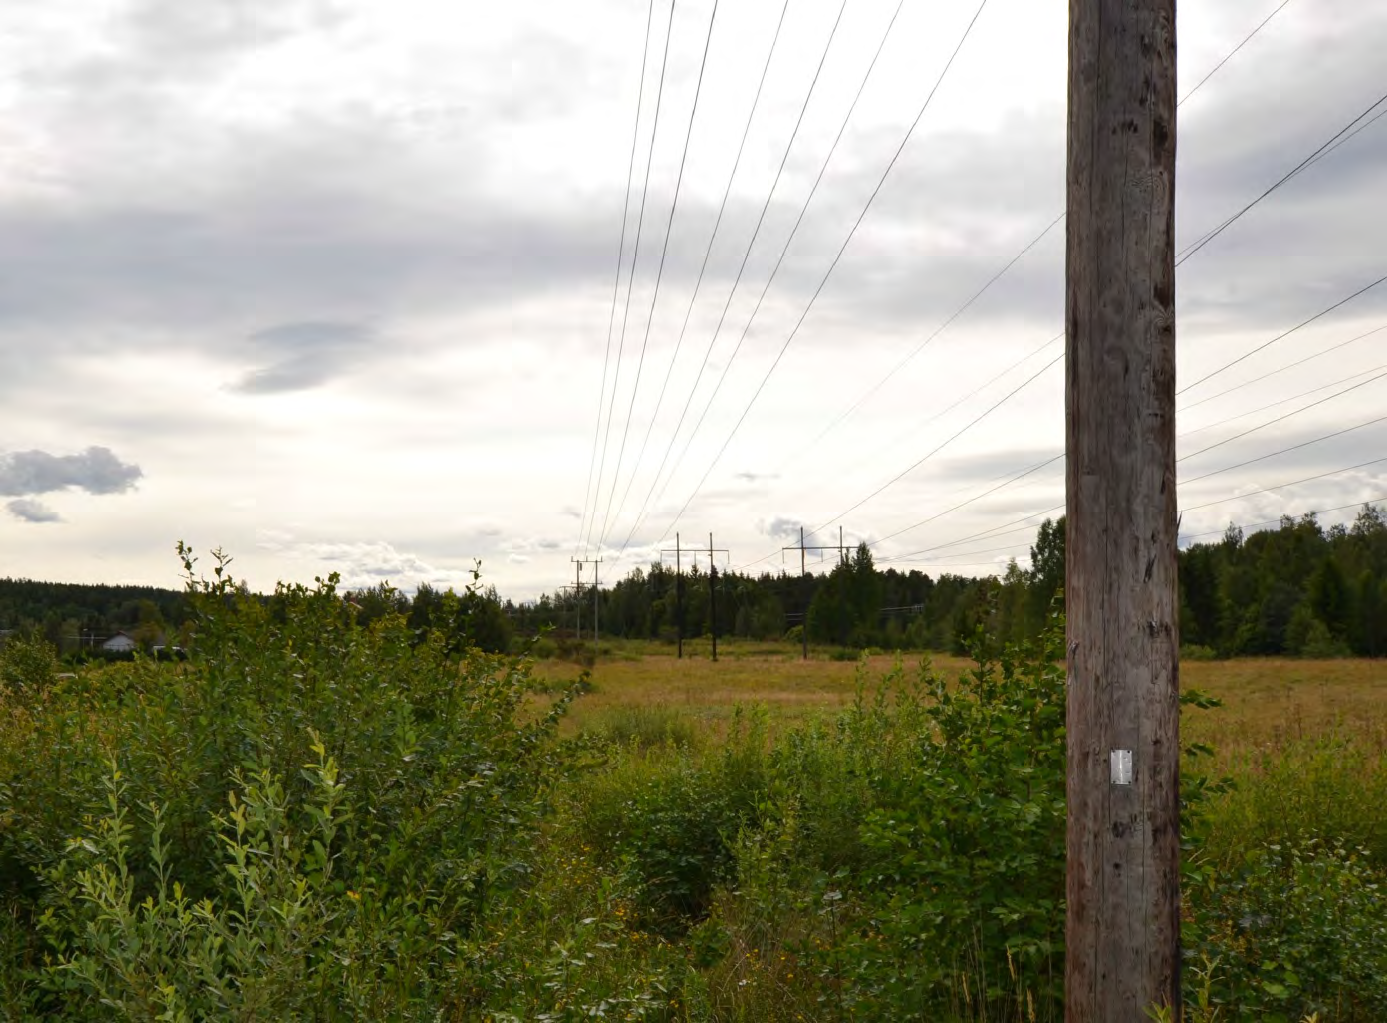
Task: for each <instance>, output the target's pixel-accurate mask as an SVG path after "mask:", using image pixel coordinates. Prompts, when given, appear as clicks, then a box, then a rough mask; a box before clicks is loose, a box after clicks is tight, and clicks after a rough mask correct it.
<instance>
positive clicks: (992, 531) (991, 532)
mask: <svg viewBox="0 0 1387 1023" xmlns="http://www.w3.org/2000/svg"><path fill="white" fill-rule="evenodd" d="M1384 421H1387V416H1380V417H1378V418H1377V419H1371V420H1369V421H1367V422H1364V423H1359V424H1357V425H1356V426H1350V427H1347V428H1345V429H1342V430H1336V431H1334V432H1333V433H1328V434H1325V435H1323V436H1321V437H1315V438H1314V439H1312V440H1307V441H1303V442H1301V443H1299V444H1292V445H1290V446H1288V447H1284V448H1281V449H1279V450H1277V451H1273V452H1270V453H1269V454H1265V455H1261V456H1259V457H1257V458H1250V459H1247V460H1246V461H1243V462H1239V463H1237V464H1235V465H1229V466H1225V467H1224V468H1222V469H1216V470H1214V471H1213V472H1208V473H1205V474H1204V475H1202V476H1195V477H1193V478H1192V479H1185V480H1180V481H1179V482H1178V483H1177V484H1176V486H1177V487H1183V486H1186V485H1188V484H1190V483H1198V482H1199V481H1201V480H1206V479H1210V478H1211V477H1214V476H1219V475H1222V474H1223V473H1225V472H1232V471H1233V470H1234V469H1242V468H1245V467H1246V466H1249V465H1253V464H1255V463H1257V462H1264V461H1266V460H1267V459H1270V458H1275V457H1277V456H1279V455H1285V454H1289V453H1290V452H1292V451H1298V450H1300V449H1301V448H1306V447H1309V446H1310V445H1312V444H1318V443H1321V442H1322V441H1326V440H1332V439H1334V438H1335V437H1341V436H1343V435H1344V434H1348V433H1353V432H1354V431H1356V430H1361V429H1365V428H1366V427H1369V426H1373V425H1375V424H1377V423H1381V422H1384ZM1060 457H1062V456H1056V458H1055V459H1052V460H1051V461H1057V460H1058V458H1060ZM1364 464H1372V463H1364ZM1350 468H1361V466H1352V467H1350ZM1339 471H1341V472H1347V471H1349V470H1347V469H1345V470H1339ZM1331 475H1332V474H1331ZM1018 478H1019V477H1018ZM1312 478H1317V477H1312ZM1302 482H1308V480H1306V481H1302ZM1283 485H1284V486H1291V485H1293V484H1283ZM998 489H1000V488H998ZM979 496H985V495H979ZM965 503H972V502H965ZM1199 507H1208V505H1201V506H1199ZM1064 508H1065V506H1064V505H1063V504H1059V505H1055V506H1054V507H1052V508H1047V509H1045V510H1044V511H1038V512H1031V513H1029V514H1027V515H1023V516H1021V518H1019V519H1014V520H1012V521H1011V522H1006V523H1003V524H1002V525H1001V526H995V527H992V528H989V529H985V530H982V531H980V532H978V533H974V534H971V535H969V536H966V537H962V538H960V539H958V540H953V541H950V542H949V543H946V544H937V545H935V546H933V547H925V548H922V549H921V550H918V551H913V552H911V553H910V554H906V555H896V556H892V557H886V558H882V559H881V560H882V562H883V563H885V562H888V561H897V560H901V559H903V558H911V557H915V556H917V555H920V554H928V553H931V552H933V551H936V550H942V549H944V548H946V547H952V546H956V545H958V544H963V543H968V542H969V541H971V540H977V539H983V538H987V537H992V536H1003V535H1005V533H1004V532H1001V531H1002V530H1005V529H1006V528H1007V527H1010V526H1014V525H1017V524H1020V523H1024V522H1026V521H1027V520H1028V519H1033V518H1035V517H1036V516H1039V515H1052V514H1054V513H1055V512H1057V511H1063V510H1064ZM1190 510H1191V511H1192V510H1194V509H1190ZM935 517H936V518H937V517H938V516H935ZM925 521H929V520H925ZM920 525H924V521H922V522H918V523H915V525H913V526H907V527H906V528H905V529H904V530H898V531H897V532H896V533H893V534H891V535H892V536H899V535H900V534H901V533H903V532H908V531H909V530H911V529H914V528H916V526H920ZM1023 528H1029V527H1023ZM1020 531H1021V530H1016V532H1020ZM883 539H889V537H883ZM880 542H881V541H876V543H880Z"/></svg>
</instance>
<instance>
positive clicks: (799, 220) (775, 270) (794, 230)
mask: <svg viewBox="0 0 1387 1023" xmlns="http://www.w3.org/2000/svg"><path fill="white" fill-rule="evenodd" d="M904 6H905V0H899V2H898V3H897V4H896V10H895V13H894V14H892V15H891V20H890V22H888V23H887V26H886V31H885V32H883V33H882V36H881V41H880V42H879V43H878V44H877V48H876V53H875V54H873V56H872V60H871V63H870V64H868V65H867V70H866V73H865V74H863V76H862V81H861V82H860V83H859V84H858V86H857V93H856V95H854V96H853V100H852V103H851V104H850V105H849V107H848V111H847V113H846V114H845V115H844V116H843V121H842V124H840V125H839V127H838V134H837V135H836V136H835V137H834V139H833V144H832V145H831V146H829V148H828V152H827V154H826V155H825V156H824V158H823V161H822V162H821V163H820V165H819V173H818V176H817V177H815V179H814V184H813V185H812V186H811V187H810V189H809V194H808V195H806V196H805V199H804V202H803V203H802V204H801V205H800V211H799V216H798V217H796V218H795V223H794V226H793V227H791V228H790V232H789V234H788V235H787V236H786V238H785V243H784V245H782V246H781V248H780V255H779V256H778V257H777V258H776V261H775V265H774V266H772V268H771V272H770V276H769V277H767V279H766V284H765V286H764V287H763V288H762V289H761V294H760V296H759V297H758V298H757V299H756V305H755V307H754V308H753V309H752V311H751V316H750V317H749V318H748V319H747V322H746V326H745V327H743V328H742V333H741V335H740V336H739V337H738V338H737V343H736V344H735V345H734V346H733V348H732V354H731V355H729V356H728V358H727V362H726V364H725V365H724V366H723V368H722V373H721V374H719V376H718V380H717V383H716V384H714V386H713V390H712V393H711V394H709V396H708V401H707V402H706V403H705V404H704V406H703V412H702V413H701V414H700V415H699V417H698V422H696V423H695V424H694V427H693V429H692V430H691V431H690V432H689V436H688V438H687V440H686V441H685V443H684V448H683V450H682V451H681V452H680V453H679V457H678V458H677V459H676V460H675V463H674V468H673V469H671V470H670V475H669V477H668V478H667V479H666V480H665V486H666V487H668V486H669V481H670V480H672V479H673V478H674V476H675V474H676V473H678V471H679V467H680V466H681V465H683V463H684V458H685V456H686V455H688V453H689V448H690V447H691V446H692V444H693V439H694V437H696V436H697V435H698V431H699V429H700V428H701V427H702V426H703V421H704V420H705V419H706V418H707V416H708V412H709V410H710V409H711V408H712V407H713V403H714V401H716V400H717V396H718V392H719V391H721V390H722V385H723V382H724V381H725V380H726V379H727V374H728V373H729V372H730V371H731V369H732V363H733V362H735V361H736V358H737V353H739V352H740V351H741V350H742V343H743V342H744V341H746V338H747V334H748V333H750V331H751V325H752V324H753V323H754V322H756V316H757V314H758V313H760V311H761V305H762V303H763V302H765V300H766V294H767V293H768V292H769V291H770V289H771V285H772V284H773V283H774V282H775V278H776V275H777V274H779V273H780V267H781V264H782V263H784V262H785V256H786V254H787V253H788V252H789V251H790V245H791V243H792V242H793V241H794V240H795V236H796V235H797V234H798V233H799V229H800V225H801V224H803V223H804V217H805V214H806V213H808V212H809V205H810V203H811V202H813V200H814V195H815V193H816V192H818V190H819V184H820V183H821V182H822V181H823V178H824V174H825V172H827V170H828V165H829V162H830V161H831V160H832V159H833V154H834V153H835V152H837V149H838V143H839V142H841V141H842V140H843V133H844V132H845V131H847V127H848V122H849V121H851V120H852V115H853V112H854V111H855V110H856V109H857V104H858V101H859V100H861V99H862V92H863V90H865V89H866V87H867V82H868V81H869V80H870V79H871V77H872V71H873V70H875V68H876V65H877V60H878V59H880V57H881V51H882V50H883V49H885V47H886V41H887V39H889V38H890V36H891V30H892V29H893V28H895V25H896V19H897V18H898V17H900V13H901V8H903V7H904ZM719 327H721V324H719ZM714 339H715V340H716V335H715V337H714ZM695 385H696V382H695ZM753 400H754V399H753ZM672 442H673V438H671V443H672ZM663 494H664V491H663V490H662V491H661V496H663ZM632 531H633V532H634V527H633V530H632ZM666 535H668V533H666Z"/></svg>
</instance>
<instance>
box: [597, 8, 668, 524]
mask: <svg viewBox="0 0 1387 1023" xmlns="http://www.w3.org/2000/svg"><path fill="white" fill-rule="evenodd" d="M676 6H677V3H676V0H670V5H669V23H668V25H667V26H666V28H665V49H664V56H663V57H662V58H661V59H660V85H659V88H658V89H657V90H656V92H655V120H654V123H653V125H652V126H651V129H650V149H649V151H648V152H647V153H646V157H645V183H644V185H642V187H641V206H640V213H639V215H638V216H637V217H636V242H635V245H634V247H633V252H632V255H631V274H630V276H628V277H627V278H626V308H625V311H624V312H622V314H621V334H620V335H619V338H618V341H617V346H616V372H615V373H614V374H613V376H612V399H611V402H610V403H609V404H608V406H607V434H606V436H605V437H604V438H603V440H602V459H601V462H600V463H599V468H598V470H597V492H598V494H599V495H600V494H601V492H602V476H603V474H604V473H605V470H606V465H607V445H608V443H609V442H610V441H611V436H612V418H613V413H614V412H615V410H616V394H617V384H618V383H619V382H620V380H621V355H622V352H623V350H624V349H625V346H626V322H627V320H628V319H630V316H631V290H632V286H633V285H634V284H635V283H636V269H637V266H638V264H639V262H640V256H641V232H642V229H643V227H644V225H645V201H646V199H647V198H648V197H649V195H650V165H651V164H652V163H653V162H654V161H655V143H656V141H657V140H658V138H659V135H660V107H661V103H662V101H663V100H664V95H665V71H666V70H667V69H668V67H669V41H670V37H671V36H672V35H673V34H674V8H675V7H676ZM628 425H629V423H628ZM623 443H624V442H623ZM615 475H616V474H615V473H613V480H615ZM613 490H615V487H613ZM611 506H612V499H611V497H608V498H607V511H608V512H610V511H611ZM592 517H593V522H595V521H596V519H597V509H596V508H593V510H592ZM592 525H593V523H592V522H590V523H589V524H588V545H589V546H591V545H592ZM606 529H607V522H606V517H605V516H604V517H603V520H602V533H605V532H606ZM602 533H599V534H598V538H597V542H598V546H599V547H600V546H601V543H602Z"/></svg>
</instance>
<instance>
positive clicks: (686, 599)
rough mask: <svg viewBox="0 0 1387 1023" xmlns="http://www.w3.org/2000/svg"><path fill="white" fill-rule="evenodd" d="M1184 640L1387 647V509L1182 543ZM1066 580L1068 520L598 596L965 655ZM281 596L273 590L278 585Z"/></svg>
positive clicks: (425, 609) (777, 630)
mask: <svg viewBox="0 0 1387 1023" xmlns="http://www.w3.org/2000/svg"><path fill="white" fill-rule="evenodd" d="M1179 572H1180V597H1181V621H1180V630H1181V640H1182V643H1183V645H1184V648H1185V652H1186V654H1187V655H1191V656H1196V657H1234V656H1259V655H1292V656H1310V657H1333V656H1361V657H1379V656H1382V655H1383V654H1384V653H1387V516H1384V513H1383V511H1382V510H1381V509H1380V508H1378V507H1375V506H1364V508H1363V509H1362V511H1360V512H1359V514H1358V516H1357V517H1356V518H1355V519H1354V521H1353V522H1352V523H1350V524H1347V525H1343V524H1339V525H1334V526H1331V527H1330V528H1328V529H1325V528H1323V527H1322V526H1321V525H1320V524H1319V523H1318V522H1317V521H1316V519H1315V517H1314V516H1313V515H1306V516H1304V517H1301V518H1292V517H1290V516H1286V517H1283V518H1282V519H1281V522H1280V524H1279V526H1278V527H1277V528H1274V529H1265V530H1261V531H1258V532H1254V533H1250V534H1248V535H1244V534H1243V532H1242V531H1241V530H1240V529H1238V528H1237V527H1235V526H1230V527H1229V528H1228V530H1227V531H1226V532H1225V533H1224V534H1223V536H1222V537H1220V538H1219V539H1217V540H1215V541H1213V542H1208V543H1196V544H1191V545H1189V546H1187V547H1185V548H1184V549H1183V550H1182V551H1181V552H1180V569H1179ZM1063 580H1064V519H1063V518H1060V519H1059V520H1058V521H1055V522H1052V521H1049V520H1047V521H1046V522H1044V523H1043V524H1042V525H1041V526H1040V528H1039V530H1038V532H1037V536H1036V540H1035V543H1034V544H1033V545H1032V546H1031V549H1030V567H1029V568H1024V569H1023V568H1021V567H1020V566H1019V565H1018V564H1017V563H1016V562H1015V561H1014V560H1013V561H1012V562H1011V563H1009V564H1008V565H1007V567H1006V569H1005V570H1004V571H1003V572H1002V573H1001V574H1000V575H984V576H965V575H955V574H952V573H948V572H946V573H943V574H941V575H933V576H932V575H930V574H928V573H926V572H922V571H920V570H918V569H913V568H912V569H906V570H902V569H900V568H897V567H895V566H893V565H885V566H883V565H879V564H877V563H876V562H875V561H874V559H873V556H872V553H871V551H870V549H869V548H868V547H867V545H865V544H863V545H859V546H858V547H857V549H856V550H855V551H854V552H853V553H852V554H851V555H849V556H848V557H846V558H844V559H843V560H842V561H841V562H839V563H838V564H837V565H836V566H834V567H833V569H832V570H830V571H826V572H825V571H818V572H809V573H805V574H803V575H801V574H799V573H794V574H791V573H788V572H783V571H779V572H762V573H760V574H755V575H753V574H748V573H743V572H737V571H730V570H723V569H719V570H717V572H716V574H715V575H714V576H713V578H712V579H711V580H710V578H709V575H708V570H707V569H706V567H704V566H699V567H695V568H693V569H690V570H686V571H684V572H683V573H682V574H677V573H676V572H675V571H674V569H673V568H672V567H671V566H668V565H662V564H658V563H656V564H652V565H650V566H649V567H647V568H643V569H642V568H637V569H635V570H634V571H632V572H630V573H629V574H628V575H627V576H626V577H624V578H622V579H620V580H619V581H618V582H616V583H615V584H614V585H613V586H611V587H610V588H604V589H603V590H602V592H601V593H600V594H599V595H598V613H599V615H600V618H599V622H598V625H599V629H600V634H601V636H602V637H603V638H612V637H616V638H624V639H642V640H655V641H664V642H671V643H672V642H674V641H675V640H676V638H677V637H678V636H679V635H680V633H681V632H682V634H683V635H684V636H685V637H699V636H706V635H709V634H711V633H712V632H713V630H714V628H716V631H717V634H718V636H720V637H737V638H745V639H754V640H761V641H774V640H782V639H783V640H790V641H794V642H798V641H799V640H800V639H801V635H800V630H802V629H807V630H808V633H809V640H810V641H811V642H812V643H815V644H818V645H833V646H840V647H850V648H868V647H877V648H881V649H909V650H937V651H947V652H954V653H962V652H963V651H964V649H965V647H966V646H967V644H968V643H969V642H970V640H971V639H972V637H973V636H974V635H975V634H977V632H978V629H979V627H980V626H981V627H982V628H983V631H984V632H985V633H986V634H988V635H990V636H993V637H996V640H997V641H998V642H1001V643H1005V642H1010V641H1020V640H1024V639H1027V638H1030V637H1033V636H1035V635H1036V634H1038V633H1039V631H1040V630H1041V629H1042V627H1043V626H1044V623H1045V620H1046V615H1047V613H1048V611H1049V610H1050V609H1051V607H1052V605H1053V604H1054V602H1055V600H1056V598H1057V597H1062V593H1061V591H1062V586H1063ZM445 597H446V594H445V593H444V592H442V591H440V590H438V589H436V588H434V587H430V586H428V585H422V586H420V587H419V588H418V590H417V591H416V592H415V593H414V594H413V595H410V594H407V593H404V592H401V591H398V590H394V589H392V588H391V587H390V586H388V585H385V584H382V585H380V586H376V587H373V588H370V589H365V590H357V591H354V592H353V593H352V594H351V599H352V600H353V601H354V603H356V605H357V606H358V607H359V609H360V610H359V612H358V614H359V616H360V618H361V619H362V620H363V621H366V622H369V621H370V620H373V619H375V618H378V617H381V616H383V615H384V614H386V613H388V612H392V611H400V612H403V613H405V614H406V615H407V616H408V618H409V619H410V622H411V624H412V625H413V626H414V627H415V628H416V629H419V630H424V629H427V628H430V627H437V623H438V621H439V620H440V615H441V614H442V613H443V604H444V601H445ZM265 599H266V600H267V601H268V602H269V603H271V604H273V603H274V601H275V598H274V597H272V596H271V597H266V598H265ZM457 599H458V600H459V601H460V608H461V613H460V614H453V612H451V611H450V612H449V613H450V615H451V617H450V619H449V620H456V621H458V622H462V623H464V624H463V625H460V626H459V628H461V629H463V630H464V631H466V633H467V638H468V640H469V642H471V643H473V644H475V645H478V646H480V647H481V648H483V649H488V650H493V651H504V650H507V649H509V648H511V647H513V646H515V645H517V644H519V643H521V642H524V641H526V640H528V639H530V638H533V637H535V636H538V635H539V634H541V633H542V632H545V631H546V630H552V631H553V632H554V633H555V634H556V635H558V636H561V637H574V636H575V635H576V636H577V637H579V638H590V637H591V635H592V614H593V598H592V594H591V591H590V590H589V591H585V592H584V594H583V596H582V597H581V598H578V597H575V596H574V595H573V594H572V593H571V592H568V593H564V594H561V595H549V594H545V595H543V596H542V597H540V598H539V599H538V600H534V601H524V602H518V601H515V600H513V599H507V598H505V597H503V596H502V595H500V594H498V593H497V591H496V590H495V589H494V588H491V587H482V586H480V585H478V586H473V587H469V588H467V589H466V591H465V592H464V593H463V594H461V595H459V596H458V597H457ZM185 618H186V603H185V601H184V597H183V595H182V594H181V593H179V592H177V591H174V590H162V589H157V588H153V587H143V586H100V585H71V584H64V583H46V582H35V581H32V580H26V579H18V580H17V579H0V629H3V630H6V631H22V632H30V631H35V630H36V631H38V632H40V633H41V634H42V635H43V636H44V637H45V638H46V639H48V640H49V641H50V642H52V643H54V644H55V645H56V646H57V647H58V648H59V649H60V650H62V651H64V652H65V653H75V652H77V651H79V650H82V649H84V648H89V647H91V646H92V645H94V643H96V642H99V641H100V639H101V638H104V637H106V636H110V635H112V634H114V633H115V632H117V631H124V632H127V633H128V634H130V635H132V636H135V637H136V638H138V639H141V640H142V641H145V642H152V641H153V640H154V639H155V637H165V636H168V635H173V636H176V635H178V632H179V629H180V627H181V626H182V625H183V623H184V620H185Z"/></svg>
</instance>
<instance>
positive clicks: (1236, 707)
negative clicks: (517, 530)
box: [536, 641, 1387, 759]
mask: <svg viewBox="0 0 1387 1023" xmlns="http://www.w3.org/2000/svg"><path fill="white" fill-rule="evenodd" d="M810 653H811V657H810V659H809V660H807V661H805V660H801V659H800V653H799V650H798V648H793V647H790V646H788V645H785V644H767V643H746V642H741V643H738V642H732V643H720V644H719V649H718V654H719V659H718V661H717V662H716V663H715V662H714V661H713V660H712V659H711V657H710V656H709V654H710V650H709V644H708V643H707V642H706V641H697V642H689V643H686V644H685V656H684V658H683V659H682V660H680V659H677V658H676V657H675V656H674V653H673V651H672V649H671V648H669V647H667V646H661V645H658V644H653V643H630V644H626V643H617V644H614V645H613V646H612V647H611V648H610V653H609V654H607V655H606V656H604V657H602V658H600V659H599V660H598V661H597V663H596V665H595V666H594V667H593V668H592V681H593V687H594V688H593V692H591V693H589V694H588V695H587V696H585V697H584V698H583V699H581V700H579V701H578V702H577V704H576V705H575V706H574V708H573V711H572V713H571V717H570V719H569V721H568V725H567V727H569V728H571V729H574V730H577V729H582V728H601V727H602V726H603V724H604V723H605V722H606V721H608V720H609V719H610V718H611V717H612V715H613V714H616V713H619V712H623V711H625V710H627V709H629V708H634V707H659V708H663V709H666V710H668V711H671V712H677V713H679V714H681V715H686V716H687V717H689V718H690V719H691V720H692V721H693V722H695V723H696V724H697V725H698V726H699V727H704V728H709V729H711V730H713V731H715V732H716V731H720V727H719V726H720V725H721V724H722V723H724V722H726V721H727V720H728V718H729V717H730V715H731V713H732V711H733V709H734V708H735V707H736V706H737V705H739V704H742V705H746V704H764V705H766V706H767V707H768V708H770V710H771V712H772V718H773V720H775V721H778V722H782V723H784V722H795V721H800V720H803V719H805V718H807V717H811V716H813V715H815V714H820V713H824V712H832V711H834V710H836V709H837V708H839V707H842V706H843V705H844V704H846V703H848V702H850V701H851V700H852V697H853V693H854V691H855V688H856V680H857V678H858V674H859V671H860V670H861V665H860V664H859V663H858V662H855V661H851V660H835V659H833V658H832V657H831V656H830V653H829V652H828V651H822V650H811V652H810ZM921 660H922V658H921V657H920V655H911V654H906V655H902V656H900V657H897V656H896V655H893V654H879V655H875V656H870V657H868V658H866V678H867V679H868V681H869V682H870V681H871V680H874V679H877V678H880V677H881V676H882V675H884V674H885V673H886V672H887V671H889V670H890V669H891V668H892V667H893V666H894V665H896V664H897V662H898V661H900V662H901V663H903V664H904V666H905V668H906V669H907V671H910V670H913V669H914V668H915V667H916V666H917V665H919V664H920V663H921ZM929 662H930V663H931V664H932V665H933V667H934V668H935V670H937V671H939V672H941V673H943V674H944V675H945V676H946V677H951V678H952V677H956V676H957V675H958V674H959V673H960V672H962V671H965V670H967V669H968V668H969V667H970V666H971V663H972V662H970V661H969V660H967V659H966V658H960V657H950V656H948V655H941V654H934V655H931V656H930V658H929ZM536 670H537V673H538V674H539V675H540V676H542V677H544V678H546V679H549V680H551V681H553V682H561V681H568V680H571V679H573V678H575V677H576V676H577V675H578V674H579V672H580V671H581V670H582V669H581V668H580V667H579V666H578V665H576V664H572V663H570V662H565V661H541V662H540V663H539V665H538V667H537V669H536ZM1180 673H1181V684H1182V686H1183V687H1184V688H1186V689H1190V688H1195V689H1200V690H1203V691H1204V692H1207V693H1209V694H1211V695H1213V696H1215V697H1217V698H1219V699H1220V700H1222V701H1223V703H1224V707H1223V708H1221V709H1219V710H1216V711H1213V712H1208V713H1206V712H1201V711H1197V710H1196V711H1192V712H1189V713H1187V716H1186V720H1187V726H1186V737H1187V738H1188V739H1190V740H1191V741H1202V742H1208V743H1210V744H1212V745H1214V746H1215V747H1216V749H1217V751H1218V754H1219V757H1220V759H1227V758H1236V757H1240V756H1243V755H1245V754H1248V753H1251V752H1255V751H1265V750H1268V749H1279V748H1282V747H1283V746H1285V745H1286V744H1287V743H1289V742H1295V741H1299V740H1304V739H1315V738H1322V737H1329V736H1335V735H1353V736H1355V737H1356V738H1357V739H1358V740H1359V741H1360V742H1362V743H1364V744H1365V745H1366V746H1367V747H1369V748H1372V749H1375V750H1377V751H1379V752H1387V699H1385V698H1387V661H1369V660H1360V659H1345V660H1327V661H1311V660H1296V659H1290V658H1244V659H1239V660H1230V661H1189V662H1185V663H1184V664H1182V665H1181V666H1180Z"/></svg>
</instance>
